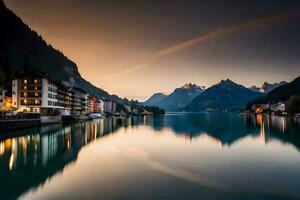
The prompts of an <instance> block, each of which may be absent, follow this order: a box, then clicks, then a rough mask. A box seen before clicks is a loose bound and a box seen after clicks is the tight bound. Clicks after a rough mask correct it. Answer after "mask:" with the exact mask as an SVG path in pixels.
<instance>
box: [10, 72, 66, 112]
mask: <svg viewBox="0 0 300 200" xmlns="http://www.w3.org/2000/svg"><path fill="white" fill-rule="evenodd" d="M61 91H62V90H61V89H59V87H58V84H57V83H55V82H54V81H52V80H51V79H49V78H48V77H47V76H45V75H43V74H40V73H32V74H26V75H23V76H20V77H18V78H17V79H14V80H13V81H12V106H13V107H14V108H15V109H17V111H20V112H30V113H43V114H45V115H47V113H49V112H52V113H53V112H54V111H59V112H61V113H64V111H65V106H64V104H61V103H62V102H64V99H63V100H62V98H64V96H65V94H62V93H61Z"/></svg>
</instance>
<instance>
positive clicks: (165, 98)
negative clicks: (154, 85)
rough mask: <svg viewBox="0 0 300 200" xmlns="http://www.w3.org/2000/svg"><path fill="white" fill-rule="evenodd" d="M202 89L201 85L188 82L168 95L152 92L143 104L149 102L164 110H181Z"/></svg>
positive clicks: (203, 88)
mask: <svg viewBox="0 0 300 200" xmlns="http://www.w3.org/2000/svg"><path fill="white" fill-rule="evenodd" d="M204 90H205V87H203V86H198V85H196V84H192V83H188V84H185V85H183V86H182V87H180V88H176V89H175V90H174V91H173V92H172V93H171V94H170V95H162V94H161V93H157V94H154V95H153V96H151V97H150V98H149V99H148V100H147V101H145V102H144V104H146V105H147V104H149V103H150V104H151V105H152V106H158V107H160V108H163V109H165V110H166V111H181V110H182V109H184V108H185V107H186V106H187V105H188V104H189V103H190V102H191V101H192V100H193V99H194V98H195V97H196V96H198V95H199V94H201V93H202V92H203V91H204Z"/></svg>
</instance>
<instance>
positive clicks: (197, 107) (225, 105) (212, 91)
mask: <svg viewBox="0 0 300 200" xmlns="http://www.w3.org/2000/svg"><path fill="white" fill-rule="evenodd" d="M260 96H262V94H261V93H258V92H253V91H251V90H249V89H247V88H245V87H244V86H242V85H238V84H236V83H234V82H232V81H231V80H229V79H227V80H222V81H221V82H220V83H218V84H216V85H214V86H212V87H210V88H208V89H207V90H205V91H204V92H203V93H202V94H201V95H199V96H197V97H196V98H195V99H194V100H193V101H192V102H191V103H190V104H189V105H188V106H187V107H186V110H187V111H204V110H207V109H212V110H215V111H222V110H240V109H243V108H244V107H245V106H246V104H247V103H248V102H249V101H251V100H253V99H255V98H258V97H260Z"/></svg>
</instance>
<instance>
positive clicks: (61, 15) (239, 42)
mask: <svg viewBox="0 0 300 200" xmlns="http://www.w3.org/2000/svg"><path fill="white" fill-rule="evenodd" d="M5 3H6V5H7V6H8V7H9V8H10V9H11V10H12V11H13V12H15V13H16V14H17V15H18V16H20V17H21V18H22V20H23V21H24V22H25V23H26V24H28V25H29V26H30V27H31V28H32V29H33V30H35V31H37V32H38V33H39V34H40V35H41V36H42V37H43V38H44V39H45V40H46V41H47V42H48V43H50V44H51V45H52V46H54V47H55V48H56V49H58V50H60V51H62V52H63V53H64V54H65V55H66V56H67V57H68V58H69V59H71V60H72V61H74V62H75V63H76V64H77V66H78V68H79V72H80V73H81V75H82V76H83V77H84V78H85V79H87V80H89V81H90V82H91V83H93V84H94V85H96V86H98V87H100V88H103V89H105V90H106V91H108V92H109V93H111V94H117V95H119V96H121V97H127V98H129V99H137V100H142V101H143V100H145V99H147V98H148V97H149V96H151V95H152V94H153V93H156V92H163V93H170V92H172V91H173V90H174V89H175V88H177V87H180V86H182V85H184V84H185V83H189V82H192V83H196V84H198V85H201V86H206V87H209V86H211V85H213V84H216V83H217V82H219V81H220V80H221V79H227V78H230V79H231V80H233V81H235V82H237V83H239V84H242V85H244V86H246V87H250V86H252V85H257V86H260V85H262V84H263V82H264V81H267V82H271V83H272V82H279V81H283V80H285V81H291V80H293V79H294V78H296V77H298V76H300V56H299V55H300V45H299V44H300V37H299V35H300V1H295V0H264V1H261V0H243V1H241V0H202V1H193V0H189V1H184V0H181V1H179V0H139V1H138V0H136V1H134V0H131V1H130V0H128V1H126V0H100V1H99V0H63V1H61V0H51V1H50V0H49V1H46V0H5Z"/></svg>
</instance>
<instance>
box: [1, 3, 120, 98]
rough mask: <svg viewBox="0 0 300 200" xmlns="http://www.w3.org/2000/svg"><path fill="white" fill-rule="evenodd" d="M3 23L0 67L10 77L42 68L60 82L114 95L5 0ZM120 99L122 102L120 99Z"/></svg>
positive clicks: (102, 95) (98, 93)
mask: <svg viewBox="0 0 300 200" xmlns="http://www.w3.org/2000/svg"><path fill="white" fill-rule="evenodd" d="M0 25H1V31H0V44H1V45H0V68H2V70H3V71H4V72H5V75H6V79H7V80H10V79H12V78H13V77H14V76H15V75H16V74H17V73H22V72H24V71H26V70H38V71H40V72H43V73H46V74H48V75H49V76H50V77H51V78H52V79H54V80H56V81H62V82H64V83H65V84H67V85H70V86H77V87H80V88H82V89H84V90H86V91H87V92H89V93H91V94H94V95H96V96H101V97H106V98H111V96H110V95H109V94H108V93H107V92H106V91H104V90H102V89H100V88H97V87H95V86H94V85H92V84H91V83H89V82H88V81H86V80H85V79H83V78H82V77H81V75H80V73H79V72H78V68H77V66H76V64H75V63H74V62H72V61H71V60H69V59H68V58H67V57H66V56H64V55H63V54H62V53H61V52H59V51H58V50H56V49H54V48H53V47H52V46H51V45H50V44H47V43H46V42H45V41H44V40H43V38H42V37H41V36H40V35H38V34H37V33H36V32H35V31H33V30H31V29H30V28H29V27H28V26H27V25H26V24H24V23H23V22H22V20H21V19H20V18H19V17H17V16H16V15H15V14H14V13H13V12H11V11H10V10H9V9H7V8H6V7H5V5H4V3H3V1H2V0H0ZM7 82H8V81H7ZM117 100H119V101H122V100H121V99H120V98H117Z"/></svg>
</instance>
